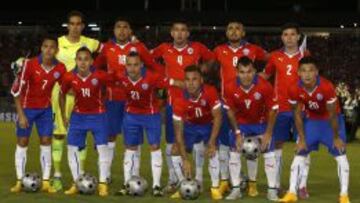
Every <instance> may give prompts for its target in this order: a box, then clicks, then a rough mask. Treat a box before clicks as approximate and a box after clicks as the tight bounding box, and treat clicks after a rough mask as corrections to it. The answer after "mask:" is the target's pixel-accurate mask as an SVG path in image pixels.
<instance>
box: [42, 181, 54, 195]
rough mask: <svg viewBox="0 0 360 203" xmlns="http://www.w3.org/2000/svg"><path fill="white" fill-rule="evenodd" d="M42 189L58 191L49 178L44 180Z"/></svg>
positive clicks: (44, 190)
mask: <svg viewBox="0 0 360 203" xmlns="http://www.w3.org/2000/svg"><path fill="white" fill-rule="evenodd" d="M41 191H42V192H47V193H56V192H57V191H56V189H55V188H54V187H53V186H52V185H51V184H50V181H48V180H43V181H42V186H41Z"/></svg>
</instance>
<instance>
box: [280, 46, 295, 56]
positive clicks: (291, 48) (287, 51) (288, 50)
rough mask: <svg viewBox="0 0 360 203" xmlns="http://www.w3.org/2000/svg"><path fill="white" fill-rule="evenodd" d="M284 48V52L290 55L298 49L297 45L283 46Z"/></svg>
mask: <svg viewBox="0 0 360 203" xmlns="http://www.w3.org/2000/svg"><path fill="white" fill-rule="evenodd" d="M284 50H285V53H287V54H290V55H291V54H295V53H296V52H298V51H299V46H293V47H285V48H284Z"/></svg>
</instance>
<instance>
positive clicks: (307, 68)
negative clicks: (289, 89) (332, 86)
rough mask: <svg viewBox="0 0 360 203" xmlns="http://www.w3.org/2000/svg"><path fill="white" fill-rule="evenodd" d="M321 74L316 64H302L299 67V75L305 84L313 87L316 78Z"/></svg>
mask: <svg viewBox="0 0 360 203" xmlns="http://www.w3.org/2000/svg"><path fill="white" fill-rule="evenodd" d="M318 74H319V71H318V69H317V68H316V66H315V64H312V63H309V64H302V65H301V66H300V67H299V76H300V78H301V80H302V82H303V83H304V85H305V86H308V87H311V86H313V85H315V84H316V79H317V76H318Z"/></svg>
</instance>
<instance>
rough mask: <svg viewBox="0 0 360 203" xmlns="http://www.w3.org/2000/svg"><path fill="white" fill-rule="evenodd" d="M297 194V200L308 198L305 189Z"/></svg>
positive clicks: (301, 189)
mask: <svg viewBox="0 0 360 203" xmlns="http://www.w3.org/2000/svg"><path fill="white" fill-rule="evenodd" d="M298 194H299V199H308V198H309V197H310V195H309V192H308V191H307V188H306V187H303V188H300V189H299V191H298Z"/></svg>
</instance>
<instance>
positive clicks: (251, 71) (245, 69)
mask: <svg viewBox="0 0 360 203" xmlns="http://www.w3.org/2000/svg"><path fill="white" fill-rule="evenodd" d="M255 74H256V70H255V68H254V67H253V66H252V65H251V64H250V65H247V66H243V65H239V66H238V77H239V79H240V83H241V85H243V86H245V87H248V86H250V85H251V84H252V82H253V80H254V77H255Z"/></svg>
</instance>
